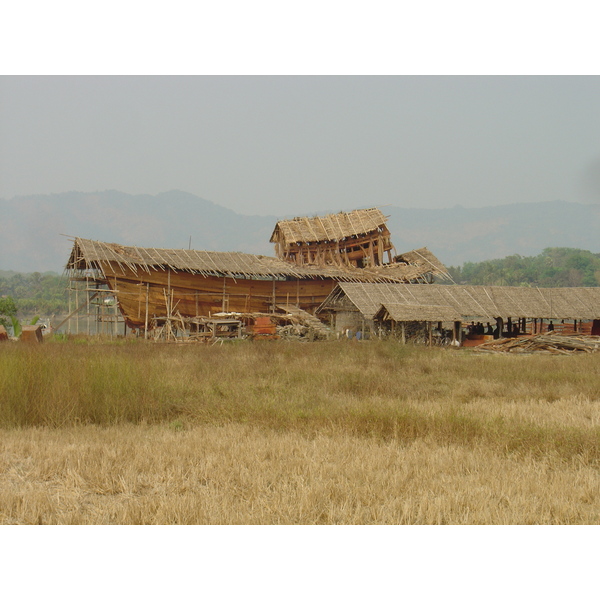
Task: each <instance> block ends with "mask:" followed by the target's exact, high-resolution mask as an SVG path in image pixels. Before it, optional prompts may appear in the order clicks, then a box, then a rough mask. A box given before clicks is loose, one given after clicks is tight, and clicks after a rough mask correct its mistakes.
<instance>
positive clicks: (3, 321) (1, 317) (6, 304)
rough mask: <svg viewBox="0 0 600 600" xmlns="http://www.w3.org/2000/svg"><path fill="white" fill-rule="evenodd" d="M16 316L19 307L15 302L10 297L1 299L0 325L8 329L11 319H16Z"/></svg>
mask: <svg viewBox="0 0 600 600" xmlns="http://www.w3.org/2000/svg"><path fill="white" fill-rule="evenodd" d="M16 314H17V305H16V304H15V301H14V300H13V299H12V298H11V297H10V296H6V297H4V298H0V325H4V327H5V328H6V327H8V326H9V325H10V321H11V318H12V317H15V316H16Z"/></svg>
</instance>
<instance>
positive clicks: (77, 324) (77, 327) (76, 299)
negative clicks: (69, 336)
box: [69, 282, 79, 333]
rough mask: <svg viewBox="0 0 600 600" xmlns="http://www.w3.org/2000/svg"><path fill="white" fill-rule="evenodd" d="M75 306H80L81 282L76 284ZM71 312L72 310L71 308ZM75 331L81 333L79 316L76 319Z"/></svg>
mask: <svg viewBox="0 0 600 600" xmlns="http://www.w3.org/2000/svg"><path fill="white" fill-rule="evenodd" d="M75 306H79V282H77V283H76V284H75ZM69 312H71V311H70V310H69ZM70 332H71V322H70V321H69V333H70ZM75 333H79V316H78V317H77V319H75Z"/></svg>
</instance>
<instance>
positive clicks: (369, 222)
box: [270, 208, 387, 244]
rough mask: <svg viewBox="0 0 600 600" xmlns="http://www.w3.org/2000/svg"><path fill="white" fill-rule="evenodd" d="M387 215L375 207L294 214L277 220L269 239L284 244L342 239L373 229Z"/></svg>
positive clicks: (380, 224) (375, 228) (382, 222)
mask: <svg viewBox="0 0 600 600" xmlns="http://www.w3.org/2000/svg"><path fill="white" fill-rule="evenodd" d="M386 221H387V217H385V216H384V215H383V213H382V212H381V211H380V210H379V209H378V208H365V209H360V210H353V211H352V212H340V213H336V214H331V215H325V216H323V217H310V218H309V217H295V218H294V219H290V220H288V221H278V222H277V224H276V225H275V229H274V231H273V234H272V235H271V240H270V241H271V242H276V241H280V242H283V243H284V244H295V243H298V242H302V243H304V244H308V243H311V242H323V241H335V240H343V239H344V238H349V237H352V236H359V235H361V234H365V233H369V232H371V231H376V230H377V229H378V228H379V227H381V226H383V225H385V223H386Z"/></svg>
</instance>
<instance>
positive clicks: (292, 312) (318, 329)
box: [277, 304, 331, 339]
mask: <svg viewBox="0 0 600 600" xmlns="http://www.w3.org/2000/svg"><path fill="white" fill-rule="evenodd" d="M277 308H278V309H280V310H283V311H284V312H285V313H286V314H287V316H288V317H289V319H290V321H291V322H292V325H293V326H295V327H296V329H294V328H293V327H292V328H291V329H288V331H290V332H298V335H299V337H305V336H308V337H310V338H311V339H327V338H328V337H330V335H331V329H330V328H329V327H327V325H325V323H323V322H322V321H319V319H317V317H315V316H314V315H311V314H310V313H308V312H306V311H305V310H302V309H301V308H298V307H297V306H294V305H293V304H278V305H277ZM294 335H295V333H294Z"/></svg>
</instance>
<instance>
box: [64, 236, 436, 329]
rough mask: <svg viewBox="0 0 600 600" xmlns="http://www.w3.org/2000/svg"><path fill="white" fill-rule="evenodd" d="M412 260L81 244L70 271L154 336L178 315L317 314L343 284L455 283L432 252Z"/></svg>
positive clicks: (84, 290) (88, 298) (92, 294)
mask: <svg viewBox="0 0 600 600" xmlns="http://www.w3.org/2000/svg"><path fill="white" fill-rule="evenodd" d="M405 256H406V262H395V263H394V264H390V265H384V266H380V267H376V268H371V269H369V268H363V269H359V268H352V267H347V268H345V269H344V268H341V267H317V266H298V265H292V264H290V263H287V262H285V261H282V260H279V259H277V258H271V257H265V256H256V255H251V254H244V253H241V252H207V251H198V250H167V249H154V248H138V247H134V246H122V245H119V244H111V243H106V242H96V241H91V240H86V239H81V238H75V240H74V244H73V249H72V251H71V256H70V258H69V262H68V264H67V271H68V273H69V276H70V279H71V281H72V282H83V287H80V288H79V289H80V293H81V294H82V297H83V298H85V300H84V304H87V305H89V304H90V302H93V300H94V298H99V297H101V296H103V295H104V296H106V295H107V294H110V295H112V296H114V297H115V298H116V300H117V303H118V308H119V310H120V312H121V314H122V315H123V317H124V320H125V323H126V324H127V326H128V327H130V328H134V329H136V328H144V329H148V328H149V327H152V323H153V322H156V320H157V319H160V318H164V317H167V316H171V315H174V314H179V315H181V316H182V317H194V316H210V315H213V314H215V313H220V312H239V313H269V312H274V310H275V307H276V306H277V305H278V304H292V305H295V306H297V307H299V308H301V309H303V310H305V311H307V312H314V309H316V308H317V307H318V306H319V305H320V304H321V303H322V302H323V301H324V300H325V298H327V296H328V295H329V294H330V292H331V291H332V290H333V288H334V287H335V285H336V283H337V282H339V281H349V282H373V283H375V282H387V283H429V282H431V281H432V279H433V277H434V276H436V275H437V276H441V277H446V276H447V274H446V270H445V268H444V267H443V265H442V264H441V263H440V262H439V261H438V260H437V259H436V258H435V256H433V255H432V254H431V253H430V252H429V251H428V250H427V249H426V248H422V249H420V250H416V251H413V252H410V253H407V254H406V255H405ZM78 308H83V305H82V306H80V307H78ZM76 310H77V309H76ZM88 312H89V311H88Z"/></svg>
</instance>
